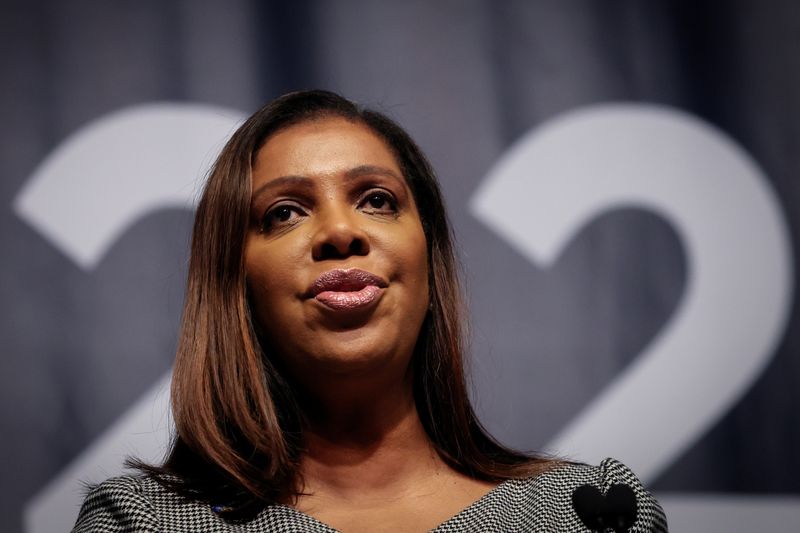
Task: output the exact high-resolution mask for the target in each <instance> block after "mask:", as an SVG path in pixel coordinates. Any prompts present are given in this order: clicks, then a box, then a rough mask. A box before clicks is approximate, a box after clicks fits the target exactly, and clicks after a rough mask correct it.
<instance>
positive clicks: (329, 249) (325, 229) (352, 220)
mask: <svg viewBox="0 0 800 533" xmlns="http://www.w3.org/2000/svg"><path fill="white" fill-rule="evenodd" d="M358 217H359V214H358V213H357V212H355V211H353V210H352V208H351V207H350V206H344V205H341V206H329V207H327V208H325V209H324V210H323V211H321V212H320V214H319V216H318V219H317V225H318V227H317V230H316V233H315V234H314V237H313V241H312V247H311V253H312V256H313V258H314V260H315V261H324V260H325V259H343V258H346V257H350V256H351V255H367V254H368V253H369V239H368V237H367V234H366V232H365V231H364V229H363V228H362V227H361V226H360V225H359V220H358Z"/></svg>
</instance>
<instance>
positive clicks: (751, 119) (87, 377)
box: [0, 0, 800, 532]
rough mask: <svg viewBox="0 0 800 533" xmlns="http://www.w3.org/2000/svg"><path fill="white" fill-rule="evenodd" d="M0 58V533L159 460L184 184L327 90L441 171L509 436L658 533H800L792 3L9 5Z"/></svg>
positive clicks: (94, 1) (147, 1)
mask: <svg viewBox="0 0 800 533" xmlns="http://www.w3.org/2000/svg"><path fill="white" fill-rule="evenodd" d="M0 42H2V46H0V72H2V81H1V82H0V117H2V120H0V217H2V223H0V245H1V246H2V249H3V250H5V252H4V253H3V254H2V260H0V307H1V308H2V311H1V313H2V314H1V315H0V316H2V321H0V341H1V344H0V345H1V346H2V348H0V350H2V366H3V371H2V372H0V428H1V431H2V434H3V436H4V438H3V439H2V440H0V530H2V531H30V532H33V531H37V532H38V531H47V530H52V531H58V530H61V531H63V530H66V529H68V528H69V527H70V526H71V524H72V522H73V521H74V518H75V516H76V514H77V507H76V505H77V504H78V503H79V502H80V501H81V492H80V491H81V485H80V483H79V480H84V481H99V480H100V479H102V477H104V476H106V475H114V474H116V473H117V472H120V471H121V464H120V463H119V461H118V460H117V459H118V458H119V457H121V456H122V455H124V453H123V454H122V455H119V454H118V455H114V454H113V453H111V452H109V450H110V449H111V448H113V447H114V446H117V448H119V442H128V439H127V438H126V437H125V435H129V434H131V433H135V434H136V435H137V436H138V437H137V438H143V439H144V440H145V441H148V442H150V444H144V445H143V446H144V448H147V447H148V446H150V448H147V449H148V450H150V451H149V452H147V451H146V450H145V451H142V450H140V449H139V448H136V447H135V446H134V447H132V448H125V449H124V450H123V451H124V452H125V453H127V452H134V453H139V452H141V453H143V454H145V455H146V454H147V453H151V454H153V456H154V457H158V453H159V452H160V451H163V442H164V441H163V439H164V434H165V433H164V432H165V431H166V429H168V427H167V426H168V422H164V416H165V415H164V414H163V406H164V404H165V401H164V394H165V393H164V383H165V381H164V380H165V379H167V378H166V376H168V372H169V369H170V366H171V364H172V360H173V356H174V349H175V342H176V333H177V325H178V320H179V316H180V310H181V302H182V296H183V289H184V276H185V273H186V259H187V248H188V238H189V232H190V229H191V220H192V202H193V200H194V198H195V197H196V194H197V191H198V190H199V186H200V184H201V183H202V178H203V175H204V172H205V170H206V169H207V167H208V164H209V162H210V161H211V160H213V155H214V153H215V151H217V150H218V149H219V147H220V146H221V144H222V143H223V142H224V140H225V138H226V136H227V135H229V134H230V133H231V132H232V131H233V128H234V127H235V125H236V123H237V121H238V120H241V118H242V117H244V116H247V115H249V114H250V113H252V112H253V111H255V110H256V109H258V107H260V106H261V105H262V104H263V103H265V102H267V101H269V100H270V99H272V98H274V97H276V96H278V95H280V94H283V93H285V92H288V91H292V90H298V89H308V88H325V89H331V90H334V91H337V92H341V93H342V94H343V95H345V96H347V97H349V98H351V99H354V100H356V101H358V102H359V103H361V104H364V105H366V106H369V107H373V108H376V109H378V110H380V111H383V112H385V113H387V114H389V115H390V116H392V117H393V118H395V119H396V120H397V121H398V122H400V123H401V124H402V125H403V126H404V127H406V128H407V129H408V131H409V132H410V133H411V134H412V136H413V137H414V138H415V139H416V140H417V142H418V143H419V144H420V146H421V147H422V148H423V150H424V151H425V152H426V153H427V154H428V155H429V156H430V159H431V160H432V162H433V165H434V167H435V168H436V170H437V172H438V174H439V178H440V180H441V183H442V187H443V189H444V193H445V197H446V199H447V202H448V206H449V209H450V216H451V218H452V221H453V223H454V226H455V229H456V233H457V238H458V242H459V249H460V255H461V259H462V262H463V265H464V271H465V285H466V287H467V290H468V294H469V301H470V305H471V312H472V327H471V330H472V343H471V349H470V353H471V356H472V358H473V362H474V364H473V382H474V387H473V390H474V397H475V403H476V406H477V409H478V411H479V413H480V416H481V418H482V420H483V421H484V423H485V424H486V425H487V427H489V428H490V429H491V430H492V432H493V433H494V434H495V435H496V436H497V437H498V438H499V439H500V440H502V441H503V442H506V443H507V444H509V445H512V446H515V447H517V448H521V449H526V450H538V449H547V450H551V451H553V452H555V453H559V454H561V455H565V456H569V457H572V458H575V459H578V460H585V461H589V462H595V463H596V462H597V461H598V460H599V459H602V458H603V457H605V456H613V457H616V458H618V459H620V460H621V461H623V462H625V463H627V464H629V465H630V466H631V467H632V468H633V469H634V470H635V471H637V472H638V473H639V474H640V476H641V477H642V480H643V482H644V483H645V484H646V486H648V487H649V488H650V489H651V490H653V491H654V492H655V493H656V494H657V496H658V497H659V498H660V499H661V500H662V502H663V503H664V505H665V507H666V508H667V512H668V518H669V520H670V522H671V525H672V526H673V530H674V531H705V532H711V531H744V530H749V527H750V526H749V525H748V524H753V525H758V526H760V527H761V528H762V529H763V530H770V531H797V528H798V526H800V511H798V509H800V454H798V453H797V450H798V449H800V396H798V393H797V390H798V388H800V356H798V348H799V346H798V344H800V313H798V310H797V308H796V305H795V303H794V286H795V284H796V281H797V276H796V274H795V273H794V271H795V266H794V264H795V261H794V257H795V255H794V250H795V249H797V248H798V243H797V234H798V231H797V230H798V228H799V227H800V180H798V176H797V173H798V171H800V4H798V3H797V2H794V1H793V0H769V1H755V0H732V1H729V2H725V3H719V2H711V1H707V0H699V1H691V2H689V1H686V2H683V1H666V0H663V1H656V0H653V1H648V2H640V1H635V0H630V1H622V0H619V1H615V0H606V1H599V0H598V1H589V0H567V1H555V0H554V1H536V0H519V1H510V0H500V1H490V0H485V1H479V0H471V1H456V0H452V1H424V0H419V1H404V2H397V1H367V0H363V1H357V0H347V1H323V0H295V1H292V2H288V1H287V2H266V1H264V2H258V1H255V0H249V1H248V0H225V1H223V0H195V1H189V0H184V1H179V0H169V1H162V0H159V1H156V0H137V1H129V0H121V1H115V2H104V1H101V0H75V1H70V2H61V1H56V0H32V1H13V0H2V2H0ZM526 169H527V170H526ZM136 406H138V407H136ZM615 406H616V407H615ZM620 406H622V407H621V408H620ZM131 409H134V410H135V409H139V410H138V411H136V413H138V414H139V415H142V413H149V416H150V417H151V418H155V419H158V420H160V421H161V422H160V424H161V425H160V426H159V428H160V429H159V430H158V431H155V430H154V431H153V432H152V434H148V433H147V432H146V431H145V432H143V431H141V430H140V429H136V428H140V426H137V425H136V422H135V421H134V419H136V416H139V415H136V416H134V415H132V414H131V413H132V411H131ZM136 413H134V414H136ZM126 417H127V418H126ZM131 417H133V418H131ZM140 418H141V416H140V417H139V419H140ZM139 419H136V420H139ZM157 425H158V424H157ZM165 428H166V429H165ZM595 437H596V438H595ZM115 438H116V439H117V440H116V441H115V440H114V439H115ZM120 439H121V440H120ZM115 442H116V443H117V444H114V443H115ZM98 443H101V444H98ZM153 443H155V444H153ZM98 446H99V448H98ZM120 453H121V452H120ZM109 458H112V459H113V458H117V459H113V460H112V459H109ZM103 461H105V463H103ZM108 461H111V463H109V462H108ZM100 463H103V464H104V465H106V466H103V467H102V468H101V469H100V470H97V469H96V468H95V469H94V470H92V467H91V465H96V464H100ZM76 465H78V466H76ZM87 465H89V466H87ZM87 468H88V470H87ZM65 472H66V474H65ZM76 502H77V503H76ZM748 520H749V521H750V522H748ZM54 524H60V525H59V526H54ZM51 528H52V529H51Z"/></svg>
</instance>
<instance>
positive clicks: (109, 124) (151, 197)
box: [14, 103, 243, 533]
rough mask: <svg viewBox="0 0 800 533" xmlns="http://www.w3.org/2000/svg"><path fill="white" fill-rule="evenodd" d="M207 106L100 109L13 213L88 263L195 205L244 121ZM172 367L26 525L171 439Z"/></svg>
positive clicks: (67, 515) (61, 520) (72, 503)
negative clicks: (138, 225)
mask: <svg viewBox="0 0 800 533" xmlns="http://www.w3.org/2000/svg"><path fill="white" fill-rule="evenodd" d="M242 118H243V117H242V115H241V114H240V113H238V112H235V111H231V110H227V109H221V108H217V107H212V106H207V105H194V104H177V103H164V104H149V105H143V106H138V107H134V108H129V109H124V110H122V111H118V112H115V113H112V114H110V115H107V116H105V117H102V118H101V119H99V120H96V121H94V122H92V123H90V124H88V125H87V126H85V127H84V128H82V129H81V130H79V131H77V132H76V133H74V134H73V135H72V136H70V137H69V138H68V139H66V140H65V141H64V142H63V143H62V144H61V145H60V146H59V147H58V148H57V149H56V150H55V151H54V152H53V153H52V154H51V155H50V156H49V157H47V159H45V161H44V162H43V163H42V165H41V166H40V167H39V168H38V169H37V170H36V171H35V172H34V174H33V176H31V178H30V179H29V180H28V182H27V183H26V184H25V187H24V189H23V190H22V191H21V192H20V194H19V195H18V196H17V198H16V200H15V203H14V207H15V209H16V212H17V214H18V215H19V216H20V217H22V218H23V219H24V220H26V221H27V222H28V223H29V224H31V225H32V226H33V227H34V228H36V229H38V230H39V232H40V233H41V234H42V235H43V236H44V237H45V238H47V239H48V240H49V241H50V242H51V243H52V244H53V245H54V246H55V247H57V248H58V249H60V250H61V251H62V252H64V253H65V254H66V255H67V257H69V258H70V259H72V260H73V261H74V262H75V263H77V264H78V265H80V266H81V267H82V268H84V269H86V270H91V269H92V268H93V267H95V266H96V265H97V264H98V263H99V262H100V261H101V260H102V258H103V256H104V254H105V253H106V252H107V251H108V249H109V248H110V247H111V246H112V245H113V244H114V242H116V240H117V239H118V238H119V237H120V236H121V235H122V234H123V233H124V232H125V230H127V229H128V228H129V227H130V226H132V225H133V224H134V223H135V222H136V221H137V220H140V219H141V218H142V217H144V216H146V215H147V214H148V213H151V212H153V211H155V210H157V209H162V208H168V207H178V208H187V209H191V208H192V207H193V206H194V203H195V200H196V197H197V195H198V190H199V187H198V185H199V184H201V183H202V180H203V175H204V173H205V171H206V170H207V169H208V167H209V164H210V163H211V162H213V160H214V158H215V157H216V155H217V153H218V152H219V149H220V148H221V147H222V145H223V143H224V142H225V141H226V140H227V139H228V137H229V136H230V134H231V133H232V132H233V130H234V128H235V127H236V125H237V124H238V123H239V122H240V121H241V119H242ZM168 389H169V375H165V376H164V377H162V378H161V379H160V380H159V382H158V383H156V384H155V385H154V386H153V387H152V388H151V389H150V390H149V391H148V392H147V393H146V394H145V395H144V396H143V397H142V399H140V400H139V401H138V402H137V403H136V404H135V405H133V406H132V407H131V408H130V409H128V410H127V411H126V413H125V414H124V415H123V416H121V417H120V418H119V419H118V420H117V421H116V422H115V423H114V425H113V426H112V427H110V428H109V429H108V430H107V431H106V432H105V433H104V434H103V435H101V436H100V438H98V439H97V440H96V441H95V442H93V443H92V445H91V446H90V447H89V448H88V449H86V450H85V451H84V452H83V453H81V455H80V456H79V457H78V458H77V459H75V460H74V461H73V462H72V463H71V464H70V465H68V466H67V467H66V468H65V469H64V470H63V471H62V472H60V473H59V475H58V476H57V477H56V478H54V479H53V480H51V481H50V483H48V484H47V486H45V487H44V488H43V489H42V490H41V491H40V492H39V493H38V494H36V496H34V498H32V499H31V500H30V501H29V502H28V504H27V505H26V507H25V511H24V521H25V530H26V531H27V532H28V533H51V532H53V531H63V530H64V528H65V527H68V524H69V523H70V521H71V520H74V519H75V516H76V514H77V512H78V507H79V506H80V502H81V500H82V499H83V491H82V485H81V482H84V481H101V480H103V479H105V478H106V477H109V476H112V475H117V474H119V473H121V471H122V463H123V461H124V459H125V457H126V456H128V455H135V456H137V457H140V458H142V459H145V460H150V461H158V460H160V459H161V457H163V455H164V452H165V451H166V449H167V444H168V442H169V432H170V428H171V424H170V422H169V419H168V413H169V390H168Z"/></svg>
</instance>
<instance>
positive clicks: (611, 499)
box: [605, 484, 637, 532]
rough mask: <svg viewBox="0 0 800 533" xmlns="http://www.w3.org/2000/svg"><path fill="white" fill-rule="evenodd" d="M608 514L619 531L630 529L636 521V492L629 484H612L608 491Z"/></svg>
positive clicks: (613, 525) (615, 528) (612, 524)
mask: <svg viewBox="0 0 800 533" xmlns="http://www.w3.org/2000/svg"><path fill="white" fill-rule="evenodd" d="M605 503H606V514H607V515H608V516H609V518H611V519H612V523H611V524H610V526H611V527H613V528H614V530H615V531H617V532H624V531H628V528H630V527H631V526H632V525H633V523H634V522H636V511H637V505H636V494H634V493H633V489H631V488H630V487H629V486H628V485H622V484H619V485H611V487H609V489H608V492H607V493H606V502H605Z"/></svg>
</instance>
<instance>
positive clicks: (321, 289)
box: [309, 268, 388, 311]
mask: <svg viewBox="0 0 800 533" xmlns="http://www.w3.org/2000/svg"><path fill="white" fill-rule="evenodd" d="M387 286H388V283H387V282H386V281H385V280H384V279H383V278H381V277H379V276H376V275H375V274H373V273H371V272H367V271H366V270H361V269H358V268H349V269H336V270H329V271H328V272H324V273H323V274H322V275H321V276H320V277H318V278H317V279H316V280H315V281H314V283H312V284H311V287H310V288H309V295H310V297H312V298H314V299H315V300H316V301H318V302H320V303H321V304H323V305H324V306H326V307H328V308H329V309H333V310H337V311H348V310H356V309H363V308H366V307H368V306H369V305H370V304H372V303H373V302H375V301H376V300H377V299H378V298H379V297H380V295H381V294H382V293H383V289H384V288H385V287H387Z"/></svg>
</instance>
